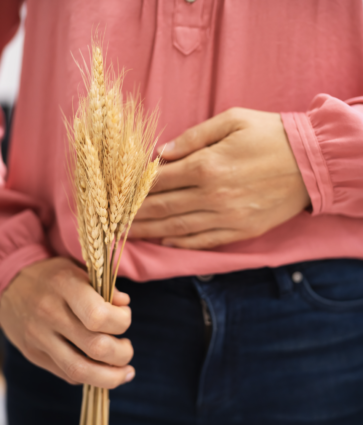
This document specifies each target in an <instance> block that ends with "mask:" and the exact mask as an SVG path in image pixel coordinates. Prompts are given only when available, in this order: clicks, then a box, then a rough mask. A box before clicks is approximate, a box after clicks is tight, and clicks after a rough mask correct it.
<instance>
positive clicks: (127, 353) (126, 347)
mask: <svg viewBox="0 0 363 425" xmlns="http://www.w3.org/2000/svg"><path fill="white" fill-rule="evenodd" d="M121 342H122V345H123V347H122V354H123V362H124V363H125V364H127V363H129V362H130V361H131V359H132V358H133V357H134V347H133V346H132V344H131V341H130V340H129V339H127V338H124V339H122V340H121Z"/></svg>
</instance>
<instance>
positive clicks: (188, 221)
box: [132, 212, 218, 239]
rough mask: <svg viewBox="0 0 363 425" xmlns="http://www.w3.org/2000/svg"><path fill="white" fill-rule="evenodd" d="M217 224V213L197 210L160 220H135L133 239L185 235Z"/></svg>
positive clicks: (211, 227)
mask: <svg viewBox="0 0 363 425" xmlns="http://www.w3.org/2000/svg"><path fill="white" fill-rule="evenodd" d="M217 225H218V223H217V214H216V213H213V212H197V213H194V212H193V213H191V214H182V215H178V216H173V217H168V218H165V219H162V220H145V221H137V222H135V223H134V225H133V229H132V237H133V238H135V239H150V238H165V237H168V238H170V237H173V236H185V235H189V234H190V233H197V232H202V231H205V230H208V229H213V228H215V227H216V226H217Z"/></svg>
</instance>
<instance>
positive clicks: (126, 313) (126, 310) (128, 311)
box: [120, 306, 132, 333]
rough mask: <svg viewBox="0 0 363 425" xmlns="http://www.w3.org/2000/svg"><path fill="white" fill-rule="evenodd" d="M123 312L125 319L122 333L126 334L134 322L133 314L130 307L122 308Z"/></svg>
mask: <svg viewBox="0 0 363 425" xmlns="http://www.w3.org/2000/svg"><path fill="white" fill-rule="evenodd" d="M121 309H122V310H121V311H122V313H123V318H122V321H121V323H120V324H121V333H124V332H125V331H126V329H128V328H129V327H130V326H131V322H132V314H131V308H130V307H128V306H124V307H121Z"/></svg>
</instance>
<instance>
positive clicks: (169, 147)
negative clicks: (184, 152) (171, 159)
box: [157, 140, 175, 154]
mask: <svg viewBox="0 0 363 425" xmlns="http://www.w3.org/2000/svg"><path fill="white" fill-rule="evenodd" d="M174 148H175V142H174V140H173V141H171V142H169V143H165V145H161V146H159V147H158V149H157V151H158V153H159V154H161V153H164V152H170V151H172V150H173V149H174Z"/></svg>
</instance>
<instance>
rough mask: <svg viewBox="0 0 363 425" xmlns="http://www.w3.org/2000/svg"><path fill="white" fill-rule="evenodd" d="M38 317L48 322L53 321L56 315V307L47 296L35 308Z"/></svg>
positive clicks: (39, 300) (41, 298) (40, 299)
mask: <svg viewBox="0 0 363 425" xmlns="http://www.w3.org/2000/svg"><path fill="white" fill-rule="evenodd" d="M35 311H36V315H37V316H38V317H39V318H40V319H44V320H46V321H47V322H49V320H50V319H51V317H52V316H53V314H54V305H53V303H52V302H51V298H50V297H47V296H43V297H40V298H39V299H38V302H37V304H36V306H35Z"/></svg>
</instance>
